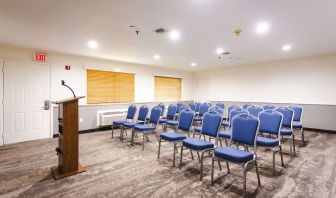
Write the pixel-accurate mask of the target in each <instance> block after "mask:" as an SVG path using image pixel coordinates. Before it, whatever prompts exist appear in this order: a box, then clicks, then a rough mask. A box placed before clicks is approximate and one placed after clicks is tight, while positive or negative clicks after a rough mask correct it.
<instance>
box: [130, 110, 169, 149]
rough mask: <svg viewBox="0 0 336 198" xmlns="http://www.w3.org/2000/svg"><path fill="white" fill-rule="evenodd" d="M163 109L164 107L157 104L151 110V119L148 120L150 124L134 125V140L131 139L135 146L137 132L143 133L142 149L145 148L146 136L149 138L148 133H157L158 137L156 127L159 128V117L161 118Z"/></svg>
mask: <svg viewBox="0 0 336 198" xmlns="http://www.w3.org/2000/svg"><path fill="white" fill-rule="evenodd" d="M161 111H162V108H161V107H159V106H155V107H153V108H152V110H151V114H150V117H149V121H148V124H143V125H142V124H138V125H135V126H134V127H133V130H132V141H131V145H132V146H133V144H134V135H135V133H142V135H143V136H142V150H144V148H145V138H146V139H147V140H148V135H149V134H155V135H156V137H157V134H156V128H157V125H158V123H159V119H160V116H161Z"/></svg>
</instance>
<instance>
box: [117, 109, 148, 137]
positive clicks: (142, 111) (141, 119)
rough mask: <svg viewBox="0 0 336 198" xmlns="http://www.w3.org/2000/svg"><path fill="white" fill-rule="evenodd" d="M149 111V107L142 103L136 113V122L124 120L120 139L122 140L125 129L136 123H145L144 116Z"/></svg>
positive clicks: (145, 116)
mask: <svg viewBox="0 0 336 198" xmlns="http://www.w3.org/2000/svg"><path fill="white" fill-rule="evenodd" d="M148 112H149V109H148V107H147V106H146V105H142V106H141V107H140V109H139V114H138V119H137V121H136V122H125V123H124V124H123V127H122V130H121V131H120V139H121V141H123V140H124V133H125V132H126V130H127V129H129V128H133V127H134V126H135V125H138V124H145V123H146V121H147V120H146V118H147V114H148Z"/></svg>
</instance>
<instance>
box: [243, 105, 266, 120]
mask: <svg viewBox="0 0 336 198" xmlns="http://www.w3.org/2000/svg"><path fill="white" fill-rule="evenodd" d="M246 110H247V112H248V113H249V114H250V115H252V116H254V117H255V118H258V115H259V113H260V112H262V111H263V110H264V109H263V108H261V107H259V106H256V105H252V106H250V107H248V108H247V109H246Z"/></svg>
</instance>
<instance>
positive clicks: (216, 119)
mask: <svg viewBox="0 0 336 198" xmlns="http://www.w3.org/2000/svg"><path fill="white" fill-rule="evenodd" d="M221 123H222V115H221V114H219V113H218V112H216V111H209V112H207V113H205V114H204V115H203V121H202V130H201V134H202V135H208V136H211V137H217V134H218V131H219V128H220V126H221Z"/></svg>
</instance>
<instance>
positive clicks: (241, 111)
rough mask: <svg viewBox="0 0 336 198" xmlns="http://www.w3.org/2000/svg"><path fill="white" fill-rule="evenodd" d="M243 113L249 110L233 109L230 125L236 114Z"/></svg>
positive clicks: (230, 115)
mask: <svg viewBox="0 0 336 198" xmlns="http://www.w3.org/2000/svg"><path fill="white" fill-rule="evenodd" d="M242 113H245V114H247V113H248V112H247V111H246V110H245V109H242V108H237V109H233V110H231V111H230V114H229V126H231V125H232V118H233V117H234V116H236V115H239V114H242Z"/></svg>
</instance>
